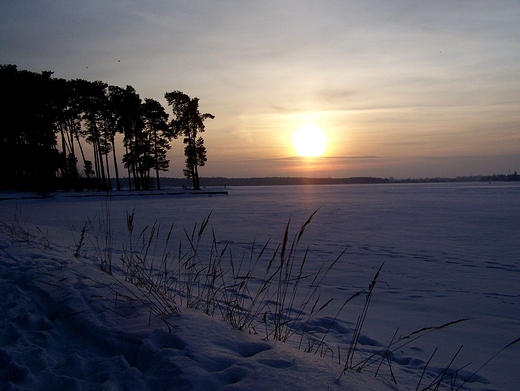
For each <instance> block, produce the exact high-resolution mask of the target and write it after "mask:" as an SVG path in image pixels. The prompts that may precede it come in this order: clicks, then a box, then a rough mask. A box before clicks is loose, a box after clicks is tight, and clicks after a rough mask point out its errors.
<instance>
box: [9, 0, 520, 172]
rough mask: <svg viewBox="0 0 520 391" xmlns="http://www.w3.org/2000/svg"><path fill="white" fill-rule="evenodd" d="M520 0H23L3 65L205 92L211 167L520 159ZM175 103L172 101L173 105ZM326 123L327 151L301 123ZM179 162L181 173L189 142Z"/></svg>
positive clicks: (400, 168) (511, 164)
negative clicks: (297, 139) (306, 138)
mask: <svg viewBox="0 0 520 391" xmlns="http://www.w3.org/2000/svg"><path fill="white" fill-rule="evenodd" d="M519 20H520V2H518V1H505V0H495V1H492V2H491V1H479V0H471V1H404V0H397V1H344V0H342V1H339V0H338V1H330V0H325V1H323V0H322V1H283V0H280V1H260V2H259V1H247V0H246V1H148V2H142V1H132V0H126V1H119V0H115V1H109V2H107V1H76V0H72V1H14V0H4V1H2V2H1V3H0V63H1V64H16V65H17V66H18V68H19V69H28V70H32V71H41V70H52V71H54V75H55V76H56V77H62V78H66V79H74V78H83V79H88V80H102V81H105V82H107V83H109V84H113V85H119V86H125V85H132V86H133V87H135V88H136V90H137V92H138V93H139V94H140V95H141V97H142V98H145V97H150V98H154V99H157V100H159V101H161V103H163V104H164V105H165V106H166V102H165V100H164V98H163V96H164V93H165V92H167V91H173V90H181V91H183V92H185V93H187V94H188V95H190V96H197V97H199V98H200V108H201V111H202V112H210V113H212V114H214V115H215V119H214V120H208V122H207V123H206V129H207V130H206V133H205V134H204V138H205V140H206V147H207V149H208V163H207V166H206V167H204V168H203V169H202V170H201V174H202V175H203V176H228V177H248V176H330V177H348V176H359V175H370V176H385V177H388V176H393V177H396V178H407V177H426V176H430V177H431V176H457V175H473V174H493V173H507V172H508V170H511V171H514V170H519V171H520V29H519V28H518V21H519ZM167 111H168V110H167ZM309 125H314V126H316V127H318V128H320V129H322V130H323V132H324V133H325V134H326V135H327V138H328V140H329V143H328V147H327V151H326V153H325V154H324V155H323V156H321V157H318V158H312V159H310V158H303V157H298V156H296V154H295V151H294V148H293V147H292V145H291V137H292V134H293V133H294V132H296V131H297V130H298V129H300V128H302V127H304V126H309ZM169 157H170V159H171V170H170V174H169V175H170V176H182V168H183V163H182V162H183V156H182V145H181V142H180V141H179V140H177V141H176V142H174V148H172V150H171V152H170V156H169Z"/></svg>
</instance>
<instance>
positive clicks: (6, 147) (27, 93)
mask: <svg viewBox="0 0 520 391" xmlns="http://www.w3.org/2000/svg"><path fill="white" fill-rule="evenodd" d="M51 75H52V72H50V71H44V72H41V73H34V72H30V71H18V69H17V67H16V66H15V65H1V66H0V85H1V86H2V88H1V90H0V91H1V92H0V97H1V98H0V99H1V100H0V118H1V120H2V122H1V123H0V175H1V179H2V181H3V183H2V184H1V186H2V187H4V188H18V189H24V190H31V189H32V190H38V191H43V192H45V191H47V190H50V189H52V188H54V186H55V178H56V172H57V170H58V166H59V151H58V149H57V147H56V137H55V133H54V117H55V114H56V112H55V97H54V94H53V89H52V86H51Z"/></svg>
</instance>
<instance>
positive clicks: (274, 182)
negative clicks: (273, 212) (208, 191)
mask: <svg viewBox="0 0 520 391" xmlns="http://www.w3.org/2000/svg"><path fill="white" fill-rule="evenodd" d="M189 181H190V180H189V179H185V178H161V185H163V186H168V187H182V186H189V184H190V182H189ZM512 181H520V175H518V174H517V173H516V172H515V173H514V174H509V175H478V176H461V177H456V178H444V177H437V178H408V179H395V178H378V177H349V178H306V177H252V178H225V177H201V178H200V183H201V185H202V186H209V187H225V186H280V185H345V184H379V183H443V182H512Z"/></svg>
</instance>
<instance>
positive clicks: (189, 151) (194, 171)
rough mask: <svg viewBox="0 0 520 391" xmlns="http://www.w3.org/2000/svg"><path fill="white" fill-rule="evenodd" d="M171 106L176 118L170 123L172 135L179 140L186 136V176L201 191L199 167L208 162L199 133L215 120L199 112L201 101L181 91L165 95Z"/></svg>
mask: <svg viewBox="0 0 520 391" xmlns="http://www.w3.org/2000/svg"><path fill="white" fill-rule="evenodd" d="M164 97H165V98H166V101H167V102H168V105H169V106H172V111H173V115H174V118H173V119H172V120H171V122H170V126H171V128H172V132H173V133H172V135H173V137H174V138H177V137H178V136H179V135H183V136H184V140H183V142H184V144H186V146H185V147H184V155H185V156H186V168H185V169H184V175H185V176H186V177H187V178H192V181H193V189H195V190H200V181H199V172H198V167H201V166H204V165H205V164H206V161H207V157H206V147H205V146H204V139H203V138H202V137H200V136H199V135H198V134H199V132H201V133H202V132H204V131H205V126H204V121H205V120H206V119H208V118H210V119H213V118H215V116H214V115H212V114H210V113H204V114H201V113H200V112H199V99H198V98H190V97H189V96H188V95H186V94H184V93H183V92H181V91H173V92H167V93H166V94H164Z"/></svg>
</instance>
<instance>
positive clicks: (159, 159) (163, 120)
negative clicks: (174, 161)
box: [141, 98, 173, 190]
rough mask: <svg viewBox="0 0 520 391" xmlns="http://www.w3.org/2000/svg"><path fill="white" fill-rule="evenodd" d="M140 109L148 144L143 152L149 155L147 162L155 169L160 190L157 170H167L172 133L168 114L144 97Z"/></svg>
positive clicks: (160, 106)
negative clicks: (167, 156) (167, 157)
mask: <svg viewBox="0 0 520 391" xmlns="http://www.w3.org/2000/svg"><path fill="white" fill-rule="evenodd" d="M141 110H142V119H143V123H144V129H145V131H146V133H147V137H148V145H149V150H148V151H146V152H145V154H147V155H148V157H149V158H148V159H147V164H150V165H151V167H150V168H153V169H154V170H155V177H156V182H157V189H159V190H160V189H161V182H160V179H159V171H168V167H169V164H170V161H169V160H168V159H166V152H167V151H168V150H169V149H170V148H171V146H170V140H171V139H172V137H173V134H172V131H171V129H170V127H169V126H168V123H167V121H168V114H167V113H166V111H165V110H164V107H163V106H162V105H161V104H160V103H159V102H158V101H156V100H155V99H150V98H146V99H145V100H144V103H143V104H142V106H141Z"/></svg>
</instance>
